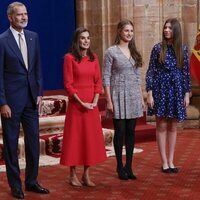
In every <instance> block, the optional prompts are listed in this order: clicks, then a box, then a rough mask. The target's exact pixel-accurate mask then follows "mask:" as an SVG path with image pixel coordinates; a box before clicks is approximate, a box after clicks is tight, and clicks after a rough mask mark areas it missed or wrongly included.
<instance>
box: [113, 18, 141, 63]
mask: <svg viewBox="0 0 200 200" xmlns="http://www.w3.org/2000/svg"><path fill="white" fill-rule="evenodd" d="M126 25H131V26H132V27H133V28H134V25H133V23H132V22H131V21H130V20H128V19H125V20H122V21H120V22H119V23H118V25H117V35H116V37H115V42H114V44H115V45H118V44H119V43H120V40H121V36H120V34H121V31H122V30H123V28H124V27H125V26H126ZM128 48H129V50H130V53H131V57H132V58H133V59H134V60H135V62H136V66H137V67H142V56H141V54H140V53H139V51H138V50H137V48H136V45H135V39H134V38H132V40H131V41H130V42H129V44H128Z"/></svg>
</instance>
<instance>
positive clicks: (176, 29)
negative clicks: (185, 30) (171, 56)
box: [160, 18, 183, 67]
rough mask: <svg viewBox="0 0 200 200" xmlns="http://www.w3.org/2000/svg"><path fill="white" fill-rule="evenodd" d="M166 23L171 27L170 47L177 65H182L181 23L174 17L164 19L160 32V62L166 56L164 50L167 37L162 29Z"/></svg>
mask: <svg viewBox="0 0 200 200" xmlns="http://www.w3.org/2000/svg"><path fill="white" fill-rule="evenodd" d="M167 23H170V24H171V27H172V47H173V49H174V52H175V56H176V62H177V66H178V67H182V66H183V44H182V33H181V25H180V23H179V21H178V20H177V19H176V18H169V19H167V20H166V22H165V24H164V26H163V33H162V45H161V52H160V62H161V63H164V62H165V58H166V51H167V44H168V43H167V42H168V41H167V38H166V37H165V35H164V29H165V26H166V24H167Z"/></svg>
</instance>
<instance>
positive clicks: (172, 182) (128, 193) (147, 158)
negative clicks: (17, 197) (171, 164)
mask: <svg viewBox="0 0 200 200" xmlns="http://www.w3.org/2000/svg"><path fill="white" fill-rule="evenodd" d="M136 147H137V148H142V149H143V150H144V151H143V152H142V153H138V154H135V155H134V162H133V169H134V172H135V174H136V175H137V177H138V179H137V180H136V181H132V180H128V181H121V180H119V179H118V178H117V176H116V173H115V170H116V169H115V168H116V164H115V157H110V158H108V160H107V161H106V162H104V163H102V164H99V165H97V166H95V167H93V168H92V169H91V176H92V180H93V181H94V182H95V183H96V185H97V186H96V187H95V188H88V187H82V188H74V187H72V186H70V185H69V184H68V169H67V168H66V167H64V166H60V165H56V166H52V167H41V168H40V173H39V182H40V183H41V184H42V185H43V186H45V187H47V188H49V189H50V191H51V193H50V194H49V195H38V194H33V193H30V192H25V199H27V200H64V199H70V200H76V199H77V200H79V199H81V200H82V199H87V200H93V199H95V200H171V199H173V200H198V199H200V189H199V185H200V130H184V131H182V132H180V133H179V134H178V140H177V147H176V154H175V164H176V165H177V167H179V169H180V172H179V173H178V174H163V173H161V172H160V157H159V154H158V150H157V145H156V142H155V141H149V142H146V143H138V144H136ZM81 173H82V168H81V167H79V168H78V175H79V177H81ZM22 179H23V180H24V172H23V171H22ZM12 199H13V198H12V197H11V195H10V190H9V188H8V185H7V180H6V174H5V173H0V200H12Z"/></svg>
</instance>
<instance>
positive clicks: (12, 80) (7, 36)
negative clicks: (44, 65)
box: [0, 29, 42, 109]
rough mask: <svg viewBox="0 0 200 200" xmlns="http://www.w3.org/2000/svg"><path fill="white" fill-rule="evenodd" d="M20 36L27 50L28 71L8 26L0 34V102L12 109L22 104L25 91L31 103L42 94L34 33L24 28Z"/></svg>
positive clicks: (37, 45) (36, 36) (37, 50)
mask: <svg viewBox="0 0 200 200" xmlns="http://www.w3.org/2000/svg"><path fill="white" fill-rule="evenodd" d="M24 35H25V38H26V44H27V49H28V70H27V69H26V67H25V64H24V61H23V58H22V54H21V52H20V50H19V47H18V45H17V43H16V41H15V38H14V36H13V34H12V32H11V31H10V29H8V30H7V31H5V32H4V33H2V34H1V35H0V105H5V104H8V105H9V106H10V107H11V108H14V109H17V108H18V107H21V106H23V105H24V103H25V100H26V98H25V97H26V96H27V95H28V94H27V93H28V92H29V93H31V95H32V97H33V99H34V101H35V103H36V100H37V96H42V75H41V62H40V48H39V40H38V35H37V33H34V32H31V31H27V30H24ZM29 89H30V90H29Z"/></svg>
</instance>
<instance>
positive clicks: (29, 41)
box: [24, 30, 34, 68]
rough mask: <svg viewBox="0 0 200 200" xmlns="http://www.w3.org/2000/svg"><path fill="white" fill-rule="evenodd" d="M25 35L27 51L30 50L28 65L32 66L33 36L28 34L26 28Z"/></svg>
mask: <svg viewBox="0 0 200 200" xmlns="http://www.w3.org/2000/svg"><path fill="white" fill-rule="evenodd" d="M24 35H25V38H26V45H27V51H28V67H29V68H30V67H31V63H32V62H31V60H32V56H33V51H34V50H33V45H32V42H33V38H32V37H31V35H30V34H28V32H27V31H26V30H24Z"/></svg>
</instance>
